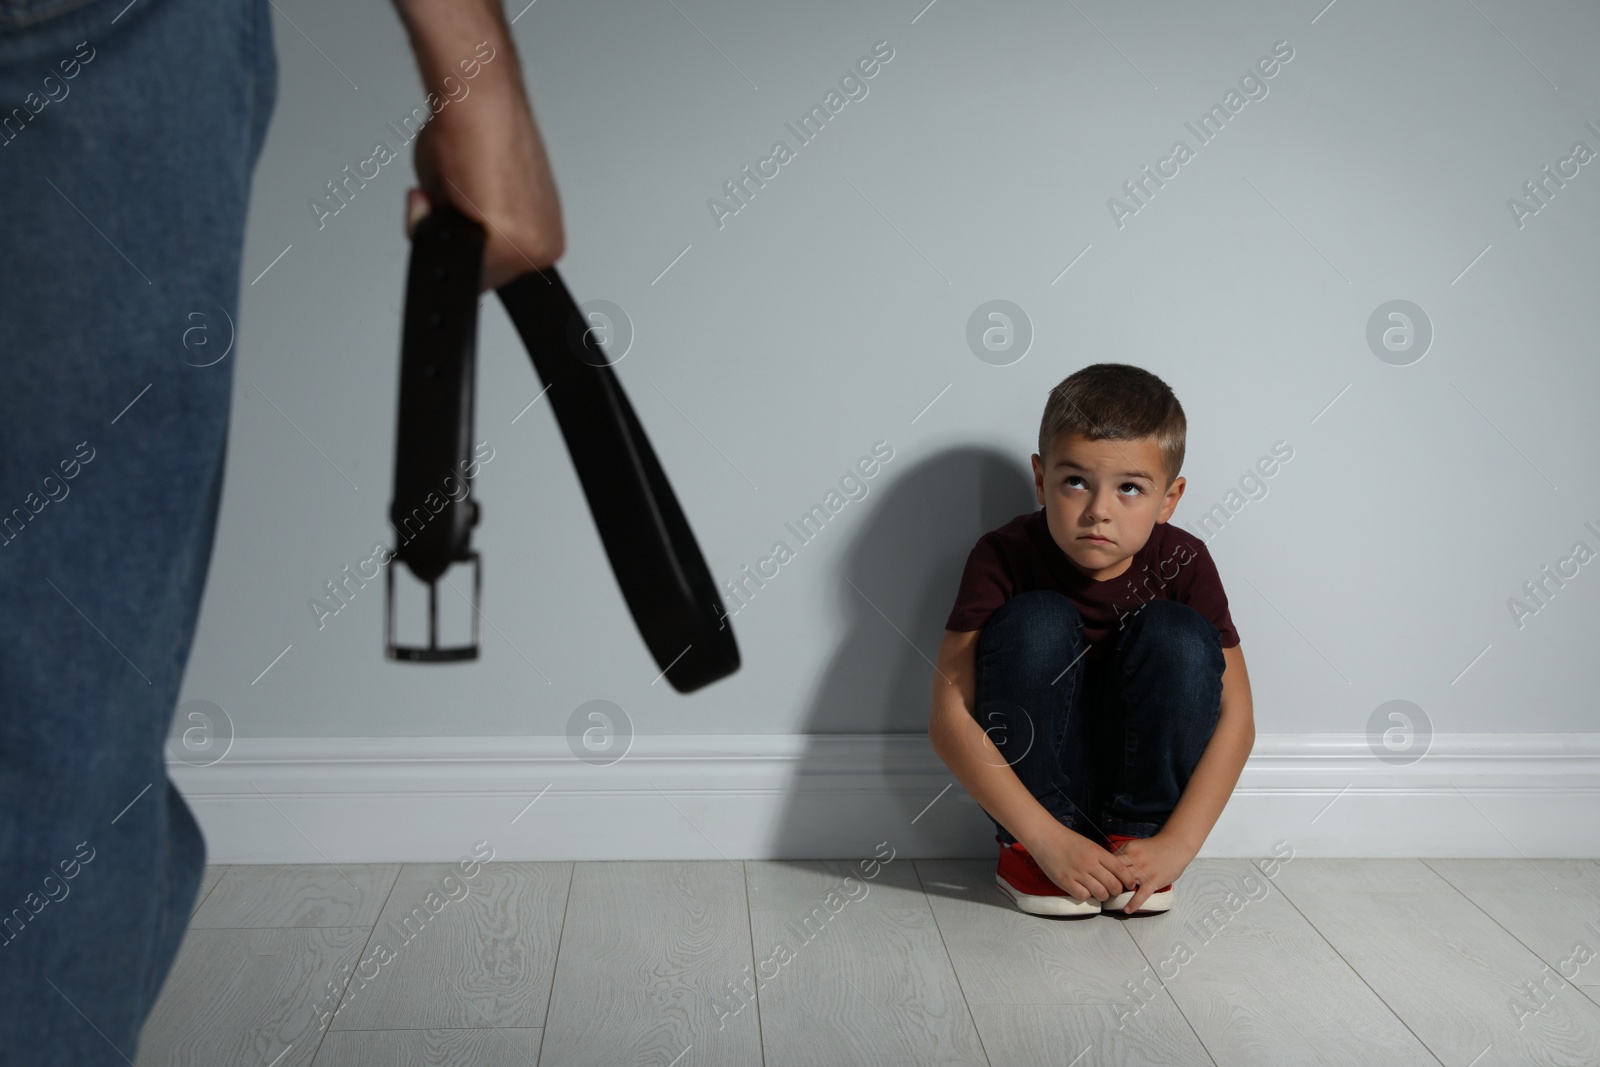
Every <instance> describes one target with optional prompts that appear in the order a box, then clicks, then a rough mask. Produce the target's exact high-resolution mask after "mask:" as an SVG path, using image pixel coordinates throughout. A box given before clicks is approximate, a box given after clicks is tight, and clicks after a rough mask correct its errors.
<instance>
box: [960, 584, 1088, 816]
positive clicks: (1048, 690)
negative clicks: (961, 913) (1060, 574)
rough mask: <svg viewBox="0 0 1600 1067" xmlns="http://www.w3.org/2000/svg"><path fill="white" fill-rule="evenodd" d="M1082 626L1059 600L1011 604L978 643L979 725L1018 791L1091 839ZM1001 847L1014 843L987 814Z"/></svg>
mask: <svg viewBox="0 0 1600 1067" xmlns="http://www.w3.org/2000/svg"><path fill="white" fill-rule="evenodd" d="M1082 629H1083V623H1082V620H1081V619H1080V618H1079V616H1078V609H1077V608H1076V607H1074V606H1073V604H1072V601H1071V600H1069V599H1068V598H1067V597H1066V596H1064V595H1063V594H1061V593H1057V592H1054V591H1051V590H1044V589H1040V590H1034V591H1031V592H1027V593H1022V594H1020V595H1018V596H1014V597H1012V598H1011V599H1010V600H1008V601H1006V602H1005V603H1004V604H1002V605H1001V606H1000V607H999V609H997V610H996V611H995V613H994V614H993V615H991V616H990V617H989V622H988V624H987V625H986V626H985V627H984V628H983V633H981V634H980V635H979V636H978V649H977V696H976V703H977V719H978V725H979V726H981V727H983V729H984V731H985V732H986V733H988V735H989V738H990V740H991V741H993V742H994V745H995V748H996V749H997V750H998V753H999V754H998V756H997V757H996V758H998V759H1003V760H1005V761H1006V762H1007V763H1009V764H1010V765H1011V769H1012V770H1013V771H1015V772H1016V774H1017V777H1018V778H1020V779H1021V780H1022V784H1023V785H1025V786H1027V787H1028V791H1029V792H1030V793H1032V794H1033V795H1034V798H1035V799H1037V800H1038V801H1039V803H1040V804H1041V805H1043V806H1044V808H1045V810H1046V811H1048V812H1050V814H1051V815H1053V816H1055V818H1056V821H1057V822H1060V823H1061V824H1062V825H1063V826H1066V827H1068V828H1070V829H1072V830H1076V831H1077V832H1078V833H1081V834H1083V835H1085V836H1093V833H1094V831H1093V829H1092V827H1091V826H1090V824H1089V820H1088V815H1087V813H1088V812H1089V811H1091V810H1093V809H1092V808H1091V807H1090V804H1091V796H1090V793H1089V775H1088V768H1089V753H1088V745H1087V744H1086V741H1085V730H1084V727H1085V720H1086V716H1085V714H1084V711H1083V701H1082V699H1081V690H1082V681H1083V656H1082V654H1083V650H1084V643H1083V633H1082ZM989 818H990V821H992V822H994V824H995V829H996V830H997V831H998V832H999V834H1000V840H1001V841H1002V842H1004V843H1005V844H1010V843H1011V842H1013V841H1015V840H1016V836H1015V835H1014V834H1012V833H1011V832H1010V831H1009V830H1007V829H1006V827H1004V826H1002V825H1001V824H1000V822H999V820H997V819H995V818H994V816H993V815H992V814H991V815H990V816H989Z"/></svg>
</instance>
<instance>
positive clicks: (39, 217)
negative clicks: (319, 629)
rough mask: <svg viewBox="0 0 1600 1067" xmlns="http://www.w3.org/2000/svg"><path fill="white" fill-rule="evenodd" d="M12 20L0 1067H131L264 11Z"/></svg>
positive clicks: (2, 547)
mask: <svg viewBox="0 0 1600 1067" xmlns="http://www.w3.org/2000/svg"><path fill="white" fill-rule="evenodd" d="M17 14H24V15H28V16H30V18H28V19H25V20H23V21H24V22H25V23H26V24H24V25H22V26H21V27H20V28H17V27H16V26H15V25H14V22H15V21H16V20H14V19H8V20H6V21H4V22H3V23H0V189H4V190H5V194H6V199H7V202H8V203H9V204H10V207H9V208H8V209H7V210H6V213H5V219H4V222H3V223H0V597H3V599H0V605H3V606H0V1064H5V1065H10V1064H27V1065H29V1067H55V1065H67V1064H70V1065H72V1067H89V1065H98V1064H117V1065H122V1064H126V1063H129V1062H132V1061H133V1060H135V1059H136V1058H137V1056H136V1046H137V1040H138V1035H139V1030H140V1027H141V1026H142V1024H143V1023H144V1020H145V1018H146V1016H147V1015H148V1014H149V1011H150V1009H151V1007H152V1006H153V1004H154V1002H155V999H156V995H157V994H158V993H159V991H160V989H161V986H162V983H163V981H164V980H165V978H166V976H167V972H168V970H169V969H170V967H171V965H172V962H173V959H174V956H175V955H176V953H177V950H178V945H179V942H180V941H181V940H182V937H183V934H184V930H185V928H186V926H187V924H188V921H189V913H190V910H191V908H192V906H193V904H194V900H195V896H196V893H197V890H198V888H199V884H200V879H201V872H202V867H203V865H204V862H205V843H204V841H203V839H202V837H201V835H200V830H199V827H198V826H197V825H196V823H195V820H194V818H193V816H192V815H191V813H190V810H189V807H188V805H187V804H186V803H185V801H184V799H183V797H182V796H181V795H179V793H178V792H177V791H176V790H175V789H174V788H173V787H172V785H171V784H170V783H169V781H168V778H167V773H166V761H165V757H164V746H165V743H166V738H167V735H168V731H169V729H170V728H171V723H172V719H173V711H174V705H175V703H176V702H177V697H178V692H179V687H180V683H181V682H182V678H183V672H184V667H185V665H186V663H187V660H188V655H189V649H190V643H191V640H192V638H193V635H194V625H195V619H196V616H197V614H198V612H199V607H200V596H201V592H202V590H203V588H204V585H205V576H206V569H207V565H208V563H209V561H210V556H211V545H212V535H213V531H214V529H215V520H216V514H217V507H218V502H219V499H220V494H221V490H222V472H223V450H224V445H225V444H226V440H227V431H228V415H229V402H230V399H231V397H232V380H233V364H234V361H235V360H236V359H237V358H238V354H237V347H236V346H235V348H234V351H232V352H229V351H228V349H229V346H230V342H231V341H232V339H233V333H234V329H235V326H236V324H237V323H238V321H239V316H238V302H239V292H240V255H241V248H242V245H243V236H244V222H245V215H246V208H247V205H248V202H249V196H250V183H251V174H252V171H253V170H254V167H255V162H256V158H257V156H258V154H259V153H260V150H261V146H262V142H263V140H264V137H265V134H266V128H267V120H268V118H269V116H270V114H271V111H272V109H273V106H274V104H275V102H276V85H277V62H276V57H275V54H274V52H273V42H272V23H271V7H270V5H269V4H268V2H267V0H136V2H134V3H131V4H130V3H129V0H89V2H88V3H80V2H75V0H0V15H4V16H14V15H17ZM34 15H38V16H45V17H43V18H41V19H39V20H37V21H34V20H33V19H32V18H31V16H34ZM113 20H115V21H113ZM80 46H81V47H80ZM64 61H72V62H70V63H68V65H67V67H65V68H63V66H62V63H63V62H64ZM73 63H75V64H76V66H75V67H74V66H73ZM68 71H71V72H72V76H71V77H66V76H65V74H66V73H67V72H68ZM30 94H32V95H31V98H30ZM47 97H48V98H49V99H48V102H45V101H46V98H47ZM35 109H37V110H35ZM18 112H20V114H19V113H18ZM5 120H10V122H9V125H7V124H6V122H5ZM285 243H287V239H286V240H285ZM280 247H281V246H280ZM273 251H274V252H275V251H277V249H276V248H274V249H273ZM270 254H271V253H267V255H268V256H270ZM278 269H279V270H280V271H282V270H292V269H293V268H292V266H286V265H283V264H280V265H279V267H278ZM268 278H269V279H271V275H268ZM225 352H227V353H228V354H227V355H224V353H225ZM247 680H248V679H247Z"/></svg>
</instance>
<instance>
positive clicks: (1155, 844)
mask: <svg viewBox="0 0 1600 1067" xmlns="http://www.w3.org/2000/svg"><path fill="white" fill-rule="evenodd" d="M1117 855H1118V856H1119V857H1121V859H1122V860H1123V861H1124V862H1126V863H1127V865H1128V867H1129V868H1130V869H1131V870H1132V871H1133V875H1134V882H1137V883H1138V886H1139V888H1138V889H1137V890H1135V891H1134V894H1133V899H1132V900H1130V901H1128V906H1127V907H1126V908H1124V909H1122V910H1123V911H1125V912H1127V913H1129V914H1130V915H1131V914H1132V913H1133V912H1136V911H1138V910H1139V909H1140V908H1142V907H1143V906H1144V902H1145V901H1146V900H1148V899H1149V898H1150V894H1151V893H1154V892H1155V891H1156V890H1158V889H1160V888H1161V887H1162V886H1166V885H1171V884H1172V880H1173V879H1174V878H1176V877H1178V875H1180V874H1182V873H1183V870H1184V868H1185V867H1187V866H1189V861H1190V860H1192V859H1194V852H1193V851H1191V850H1190V849H1189V848H1187V847H1185V846H1183V845H1180V844H1178V843H1177V842H1176V841H1173V840H1172V839H1171V838H1167V837H1162V836H1161V834H1160V833H1159V832H1157V833H1156V834H1155V836H1153V837H1141V838H1135V839H1134V840H1132V841H1124V842H1123V843H1122V847H1121V848H1120V849H1118V850H1117ZM1124 884H1125V885H1131V884H1132V883H1124Z"/></svg>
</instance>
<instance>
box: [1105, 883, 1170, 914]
mask: <svg viewBox="0 0 1600 1067" xmlns="http://www.w3.org/2000/svg"><path fill="white" fill-rule="evenodd" d="M1175 892H1176V891H1175V890H1172V889H1168V890H1165V891H1163V892H1160V893H1151V894H1150V897H1149V899H1147V900H1146V901H1145V902H1144V903H1143V904H1141V905H1140V906H1139V910H1138V911H1136V912H1133V913H1132V914H1134V915H1144V914H1147V913H1149V912H1157V911H1171V910H1172V897H1173V894H1174V893H1175ZM1132 899H1133V891H1132V890H1131V889H1130V890H1128V891H1127V892H1125V893H1118V894H1117V895H1116V896H1114V897H1112V898H1111V899H1110V900H1108V901H1106V902H1105V903H1104V904H1102V905H1101V906H1100V907H1101V910H1102V911H1121V910H1122V909H1123V908H1126V907H1127V906H1128V901H1130V900H1132Z"/></svg>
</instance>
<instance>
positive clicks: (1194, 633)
mask: <svg viewBox="0 0 1600 1067" xmlns="http://www.w3.org/2000/svg"><path fill="white" fill-rule="evenodd" d="M1130 629H1131V630H1132V632H1131V633H1130V634H1129V635H1128V640H1129V642H1130V643H1132V642H1142V643H1148V644H1152V645H1154V646H1156V647H1157V648H1159V650H1160V657H1161V660H1162V661H1163V662H1166V663H1170V664H1172V665H1173V666H1176V667H1181V668H1183V669H1185V670H1206V669H1212V668H1215V669H1217V670H1219V671H1220V670H1221V664H1222V644H1221V638H1220V635H1218V633H1217V628H1216V627H1215V626H1213V625H1212V624H1211V623H1210V622H1209V621H1207V619H1206V618H1205V617H1204V616H1203V615H1201V614H1200V613H1199V612H1198V611H1196V610H1194V609H1193V608H1191V607H1190V606H1189V605H1187V604H1180V603H1178V602H1177V601H1176V600H1152V601H1149V602H1148V603H1146V604H1145V605H1144V606H1143V607H1141V608H1140V609H1139V610H1138V611H1137V612H1136V613H1135V614H1134V617H1133V619H1131V620H1130Z"/></svg>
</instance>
